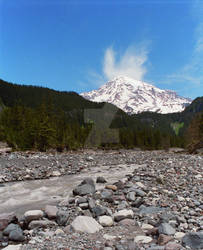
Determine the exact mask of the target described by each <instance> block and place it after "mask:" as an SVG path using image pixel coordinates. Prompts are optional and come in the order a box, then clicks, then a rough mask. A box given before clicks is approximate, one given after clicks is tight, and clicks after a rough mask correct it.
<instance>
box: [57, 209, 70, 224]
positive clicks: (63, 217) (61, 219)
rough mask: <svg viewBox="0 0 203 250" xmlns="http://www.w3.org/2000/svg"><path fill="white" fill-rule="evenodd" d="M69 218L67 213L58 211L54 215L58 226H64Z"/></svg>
mask: <svg viewBox="0 0 203 250" xmlns="http://www.w3.org/2000/svg"><path fill="white" fill-rule="evenodd" d="M68 218H69V213H68V212H67V211H63V210H59V211H58V212H57V214H56V222H57V224H58V225H59V226H65V225H66V223H67V221H68Z"/></svg>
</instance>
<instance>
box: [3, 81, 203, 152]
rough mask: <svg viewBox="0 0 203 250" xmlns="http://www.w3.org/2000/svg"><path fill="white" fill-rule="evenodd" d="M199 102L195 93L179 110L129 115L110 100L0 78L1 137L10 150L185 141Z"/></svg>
mask: <svg viewBox="0 0 203 250" xmlns="http://www.w3.org/2000/svg"><path fill="white" fill-rule="evenodd" d="M202 104H203V98H198V99H196V100H195V101H194V102H193V103H192V104H191V105H190V106H191V107H190V106H189V107H187V108H186V110H185V111H184V112H182V113H175V114H167V115H162V114H157V113H152V112H146V113H142V114H137V115H132V116H129V115H127V114H126V113H125V112H123V111H122V110H120V109H117V108H116V107H115V106H114V105H112V104H106V103H94V102H91V101H88V100H85V99H84V98H83V97H81V96H79V95H78V94H77V93H74V92H59V91H54V90H51V89H48V88H42V87H33V86H23V85H17V84H11V83H8V82H5V81H2V80H0V107H1V112H0V140H1V141H2V140H3V141H6V142H7V143H8V144H9V145H10V146H11V147H12V148H13V149H14V150H27V149H34V150H41V151H45V150H47V149H50V148H54V149H57V150H58V151H62V150H64V149H67V150H75V149H78V148H85V147H88V148H89V147H98V148H134V147H140V148H142V149H163V148H164V149H167V148H169V147H183V146H184V145H185V143H186V142H185V138H186V137H185V134H186V133H187V132H186V131H187V128H188V126H189V124H190V122H191V120H192V119H193V117H194V116H195V114H196V113H197V112H199V109H201V108H202ZM171 124H173V126H171ZM201 126H202V125H201ZM201 131H202V127H201Z"/></svg>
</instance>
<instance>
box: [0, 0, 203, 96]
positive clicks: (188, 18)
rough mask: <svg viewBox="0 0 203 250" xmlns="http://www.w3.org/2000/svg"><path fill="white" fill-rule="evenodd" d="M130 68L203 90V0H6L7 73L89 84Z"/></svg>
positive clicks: (28, 79)
mask: <svg viewBox="0 0 203 250" xmlns="http://www.w3.org/2000/svg"><path fill="white" fill-rule="evenodd" d="M115 75H127V76H129V77H133V78H135V79H139V80H144V81H147V82H150V83H153V84H154V85H156V86H157V87H160V88H163V89H172V90H175V91H177V92H178V94H180V95H182V96H185V97H190V98H195V97H197V96H202V95H203V1H200V0H197V1H196V0H191V1H190V0H137V1H136V0H134V1H128V0H100V1H99V0H80V1H77V0H66V1H65V0H29V1H28V0H18V1H14V0H0V78H1V79H4V80H7V81H10V82H15V83H22V84H32V85H40V86H46V87H49V88H54V89H57V90H67V91H69V90H71V91H72V90H73V91H76V92H79V93H80V92H83V91H89V90H92V89H95V88H98V87H99V86H100V85H102V84H104V83H105V82H106V81H107V80H109V79H111V78H113V77H114V76H115Z"/></svg>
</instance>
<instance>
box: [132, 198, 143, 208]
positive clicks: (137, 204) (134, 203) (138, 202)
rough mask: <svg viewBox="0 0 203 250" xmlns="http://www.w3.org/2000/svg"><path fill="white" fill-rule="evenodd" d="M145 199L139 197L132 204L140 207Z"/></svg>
mask: <svg viewBox="0 0 203 250" xmlns="http://www.w3.org/2000/svg"><path fill="white" fill-rule="evenodd" d="M143 202H144V200H143V198H142V197H138V198H137V199H136V200H135V201H134V202H133V203H132V204H131V205H132V206H133V207H140V206H141V205H142V204H143Z"/></svg>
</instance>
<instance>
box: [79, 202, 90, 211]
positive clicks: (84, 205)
mask: <svg viewBox="0 0 203 250" xmlns="http://www.w3.org/2000/svg"><path fill="white" fill-rule="evenodd" d="M79 207H80V208H81V209H83V210H84V209H88V208H89V204H88V203H80V204H79Z"/></svg>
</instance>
